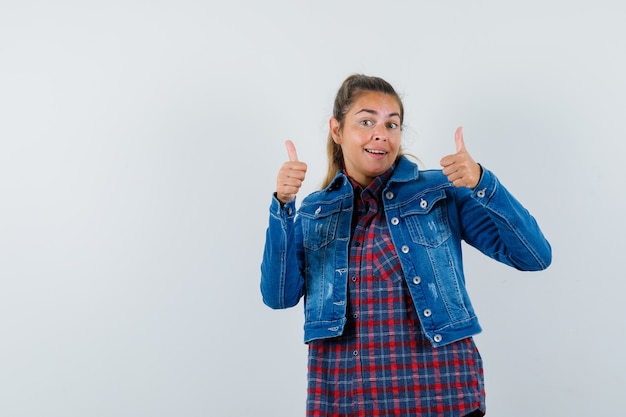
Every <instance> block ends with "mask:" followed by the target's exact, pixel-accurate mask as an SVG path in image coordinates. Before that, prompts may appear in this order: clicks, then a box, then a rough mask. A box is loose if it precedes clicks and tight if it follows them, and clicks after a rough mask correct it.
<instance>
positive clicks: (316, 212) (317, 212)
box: [315, 206, 322, 215]
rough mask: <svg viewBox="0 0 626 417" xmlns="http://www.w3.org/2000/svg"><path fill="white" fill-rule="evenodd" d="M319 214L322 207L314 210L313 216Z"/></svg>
mask: <svg viewBox="0 0 626 417" xmlns="http://www.w3.org/2000/svg"><path fill="white" fill-rule="evenodd" d="M321 212H322V207H321V206H320V207H318V208H317V209H316V210H315V215H318V214H320V213H321Z"/></svg>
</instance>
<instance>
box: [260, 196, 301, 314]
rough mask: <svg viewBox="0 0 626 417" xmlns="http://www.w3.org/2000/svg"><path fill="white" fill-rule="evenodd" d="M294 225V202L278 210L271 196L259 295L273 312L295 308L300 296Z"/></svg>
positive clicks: (296, 227)
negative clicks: (274, 310)
mask: <svg viewBox="0 0 626 417" xmlns="http://www.w3.org/2000/svg"><path fill="white" fill-rule="evenodd" d="M296 223H299V222H297V221H296V207H295V201H291V202H289V203H287V204H285V205H284V206H283V207H281V204H280V202H279V201H278V200H277V199H276V197H273V198H272V203H271V205H270V215H269V225H268V227H267V232H266V237H265V249H264V252H263V261H262V263H261V295H262V296H263V303H265V304H266V305H267V306H269V307H271V308H274V309H279V308H288V307H293V306H295V305H296V304H298V302H299V300H300V298H301V297H302V294H303V288H304V278H303V275H302V274H301V272H300V266H299V264H300V262H299V259H302V256H301V255H302V254H301V251H302V245H301V242H302V238H301V237H299V236H300V235H301V232H298V231H297V230H299V229H300V228H299V224H298V225H296Z"/></svg>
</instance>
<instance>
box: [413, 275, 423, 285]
mask: <svg viewBox="0 0 626 417" xmlns="http://www.w3.org/2000/svg"><path fill="white" fill-rule="evenodd" d="M421 282H422V279H421V278H420V277H413V284H415V285H419V284H420V283H421Z"/></svg>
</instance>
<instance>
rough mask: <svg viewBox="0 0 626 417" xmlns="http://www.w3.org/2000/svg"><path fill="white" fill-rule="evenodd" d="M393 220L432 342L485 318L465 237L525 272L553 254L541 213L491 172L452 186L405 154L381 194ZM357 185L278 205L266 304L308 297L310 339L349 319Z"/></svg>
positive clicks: (264, 281)
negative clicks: (471, 281)
mask: <svg viewBox="0 0 626 417" xmlns="http://www.w3.org/2000/svg"><path fill="white" fill-rule="evenodd" d="M382 199H383V206H384V211H385V218H386V221H387V224H388V226H389V231H390V233H391V238H392V241H393V243H394V246H395V248H396V251H397V256H398V257H399V259H400V263H401V265H402V270H403V272H404V277H405V279H406V283H407V285H408V288H409V291H410V293H411V296H412V299H413V303H414V304H415V311H416V312H418V314H419V316H420V322H421V325H422V328H423V330H424V333H425V334H426V336H427V337H428V339H429V340H430V341H431V343H432V345H433V346H441V345H445V344H449V343H452V342H454V341H457V340H460V339H463V338H466V337H469V336H472V335H475V334H477V333H479V332H480V331H481V327H480V324H479V323H478V319H477V317H476V315H475V313H474V309H473V308H472V305H471V303H470V299H469V297H468V294H467V290H466V288H465V276H464V273H463V265H462V255H461V241H462V240H464V241H465V242H467V243H468V244H469V245H471V246H473V247H475V248H477V249H478V250H480V251H481V252H482V253H484V254H485V255H487V256H489V257H491V258H493V259H495V260H497V261H500V262H502V263H504V264H507V265H510V266H512V267H514V268H517V269H519V270H524V271H535V270H542V269H545V268H547V267H548V265H549V264H550V262H551V260H552V251H551V248H550V244H549V243H548V241H547V240H546V239H545V238H544V236H543V234H542V232H541V230H540V229H539V227H538V225H537V223H536V221H535V219H534V218H533V217H532V216H531V215H530V213H529V212H528V211H527V210H526V209H525V208H524V207H523V206H522V205H521V204H520V203H519V202H518V201H517V200H516V199H515V198H514V197H513V196H512V195H511V194H510V193H509V192H508V191H507V190H506V189H505V188H504V186H503V185H502V184H501V183H500V182H499V181H498V179H497V178H496V176H495V175H494V174H493V173H492V172H490V171H489V170H487V169H485V168H483V170H482V176H481V179H480V181H479V183H478V185H477V186H476V187H475V188H474V189H469V188H466V187H460V188H457V187H454V186H453V185H452V184H451V183H450V182H449V181H448V179H447V177H446V176H445V175H444V174H443V173H442V172H441V170H428V171H420V170H418V167H417V165H415V164H414V163H412V162H411V161H409V160H408V159H406V157H402V158H401V159H400V160H399V162H398V163H397V166H396V169H395V171H394V172H393V174H392V176H391V178H390V179H389V181H388V183H387V185H386V186H385V188H384V190H383V195H382ZM353 201H354V200H353V189H352V185H351V184H350V181H349V180H348V178H346V176H345V175H344V174H342V173H338V174H337V176H336V177H335V178H334V180H333V181H332V182H331V183H330V185H329V186H328V187H326V188H325V189H323V190H320V191H316V192H314V193H312V194H310V195H309V196H307V197H306V198H305V199H304V200H303V201H302V204H301V205H300V208H299V209H298V211H297V213H296V209H295V201H291V202H289V203H287V204H285V205H284V206H283V207H281V204H280V202H279V201H278V200H277V199H276V198H275V197H274V198H273V200H272V203H271V205H270V216H269V226H268V228H267V235H266V242H265V250H264V254H263V261H262V264H261V293H262V296H263V302H264V303H265V304H266V305H268V306H269V307H271V308H277V309H278V308H288V307H292V306H295V305H296V304H298V302H299V300H300V298H301V297H303V296H304V311H305V323H304V341H305V342H309V341H311V340H315V339H322V338H329V337H334V336H339V335H341V334H342V332H343V328H344V325H345V323H346V302H347V299H346V297H347V295H346V294H347V285H348V284H347V282H348V277H349V274H350V271H349V270H348V254H349V249H348V245H349V244H350V232H351V222H352V208H353Z"/></svg>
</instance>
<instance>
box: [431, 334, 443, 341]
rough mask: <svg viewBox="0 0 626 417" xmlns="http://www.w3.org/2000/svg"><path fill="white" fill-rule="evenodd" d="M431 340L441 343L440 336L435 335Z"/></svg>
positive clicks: (441, 338)
mask: <svg viewBox="0 0 626 417" xmlns="http://www.w3.org/2000/svg"><path fill="white" fill-rule="evenodd" d="M433 340H434V341H435V342H437V343H439V342H441V340H443V337H441V335H440V334H436V335H435V336H434V337H433Z"/></svg>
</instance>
